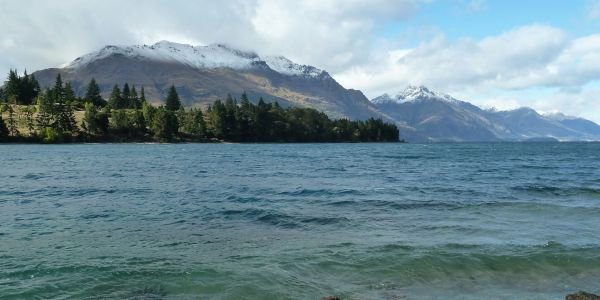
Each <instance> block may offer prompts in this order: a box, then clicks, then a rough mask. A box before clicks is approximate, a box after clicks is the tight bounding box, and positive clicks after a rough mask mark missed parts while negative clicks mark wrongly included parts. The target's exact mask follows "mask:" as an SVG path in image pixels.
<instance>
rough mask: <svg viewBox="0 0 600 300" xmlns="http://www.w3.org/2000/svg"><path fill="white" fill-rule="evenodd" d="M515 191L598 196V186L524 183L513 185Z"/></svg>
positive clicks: (599, 194) (599, 189) (599, 191)
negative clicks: (559, 185)
mask: <svg viewBox="0 0 600 300" xmlns="http://www.w3.org/2000/svg"><path fill="white" fill-rule="evenodd" d="M511 189H512V190H514V191H517V192H525V193H532V194H545V195H553V196H575V195H587V196H600V188H593V187H581V186H574V187H558V186H551V185H544V184H526V185H518V186H513V187H512V188H511Z"/></svg>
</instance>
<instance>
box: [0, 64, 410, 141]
mask: <svg viewBox="0 0 600 300" xmlns="http://www.w3.org/2000/svg"><path fill="white" fill-rule="evenodd" d="M101 95H102V91H101V90H100V87H99V85H98V84H97V83H96V81H95V80H94V79H92V80H91V81H90V82H89V84H88V85H87V89H86V93H85V95H83V96H77V95H76V94H75V92H74V90H73V88H72V86H71V84H70V83H69V82H63V80H62V78H61V75H60V74H59V75H57V77H56V80H55V83H54V85H53V86H52V87H50V88H48V89H45V90H42V89H41V88H40V85H39V83H38V81H37V80H36V79H35V76H34V75H33V74H31V75H29V74H27V72H25V73H24V74H23V75H22V76H21V75H19V74H18V73H17V71H16V70H11V71H10V72H9V74H8V78H7V80H6V82H5V83H4V85H3V87H2V88H1V89H0V100H1V104H0V112H1V113H0V142H22V143H70V142H242V143H258V142H268V143H271V142H273V143H322V142H398V141H399V132H398V128H397V127H396V125H394V124H388V123H385V122H383V121H382V120H379V119H377V120H376V119H368V120H365V121H360V120H359V121H354V120H347V119H330V118H329V117H328V116H327V115H326V114H325V113H323V112H319V111H317V110H315V109H312V108H300V107H286V108H283V107H281V106H280V105H279V104H278V103H277V102H273V103H267V102H265V101H264V100H263V99H262V98H260V99H258V101H255V102H253V101H251V100H250V99H249V98H248V95H247V94H246V93H245V92H244V93H243V94H242V95H241V96H240V98H239V99H237V98H234V97H232V96H228V97H227V98H226V99H225V100H217V101H215V102H214V103H213V104H212V105H210V106H208V107H206V108H205V109H204V110H203V109H202V108H200V107H189V108H184V107H183V106H182V103H181V100H180V98H179V95H178V93H177V90H176V88H175V86H171V87H170V89H169V91H168V94H167V96H166V99H165V101H164V105H160V106H154V105H152V104H151V103H150V102H149V101H147V100H146V96H145V91H144V87H141V89H140V90H139V92H138V90H137V88H136V87H135V86H129V84H128V83H125V84H124V85H123V86H122V87H121V86H119V85H117V84H115V85H114V87H113V89H112V91H111V93H110V96H109V99H108V100H105V99H104V98H103V97H102V96H101Z"/></svg>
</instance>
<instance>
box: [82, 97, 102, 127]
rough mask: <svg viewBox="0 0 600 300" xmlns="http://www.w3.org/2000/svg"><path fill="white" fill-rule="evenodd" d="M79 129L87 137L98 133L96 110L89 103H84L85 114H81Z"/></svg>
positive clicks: (91, 103)
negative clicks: (80, 128) (81, 129)
mask: <svg viewBox="0 0 600 300" xmlns="http://www.w3.org/2000/svg"><path fill="white" fill-rule="evenodd" d="M88 99H89V98H88ZM81 127H82V128H83V130H84V131H85V133H86V134H87V135H92V134H96V133H97V132H98V131H99V126H98V110H97V109H96V106H95V105H94V104H93V102H91V101H89V102H86V103H85V112H84V114H83V120H82V124H81Z"/></svg>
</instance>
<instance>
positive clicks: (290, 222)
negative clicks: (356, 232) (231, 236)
mask: <svg viewBox="0 0 600 300" xmlns="http://www.w3.org/2000/svg"><path fill="white" fill-rule="evenodd" d="M222 214H223V215H224V216H226V217H238V216H241V217H243V218H247V219H250V220H252V221H254V222H257V223H264V224H268V225H272V226H276V227H280V228H301V227H304V226H306V225H334V224H340V223H344V222H348V221H350V220H349V219H348V218H345V217H329V216H322V217H321V216H310V217H309V216H292V215H289V214H284V213H281V212H277V211H272V210H263V209H257V208H248V209H241V210H225V211H222Z"/></svg>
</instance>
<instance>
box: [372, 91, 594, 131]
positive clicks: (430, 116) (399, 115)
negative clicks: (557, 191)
mask: <svg viewBox="0 0 600 300" xmlns="http://www.w3.org/2000/svg"><path fill="white" fill-rule="evenodd" d="M372 102H373V103H374V104H375V105H376V106H377V107H378V108H379V109H380V110H381V111H382V112H384V113H386V114H388V115H390V116H391V117H392V118H394V119H395V120H396V121H397V122H400V123H403V124H405V125H406V126H408V127H412V128H414V129H415V132H416V133H421V134H422V135H424V136H428V137H429V138H428V141H434V142H436V141H437V142H439V141H453V142H456V141H503V140H508V141H525V140H530V139H536V138H552V139H556V140H560V141H579V140H588V141H597V140H600V126H599V125H598V124H596V123H594V122H592V121H590V120H586V119H583V118H577V117H571V116H566V115H564V114H554V115H553V116H546V115H542V114H539V113H538V112H537V111H535V110H534V109H532V108H530V107H520V108H517V109H513V110H495V109H487V110H484V109H482V108H480V107H478V106H476V105H473V104H471V103H469V102H466V101H461V100H458V99H456V98H453V97H452V96H450V95H447V94H443V93H439V92H436V91H432V90H430V89H428V88H427V87H424V86H419V87H417V86H408V87H407V88H406V89H404V90H403V91H401V92H399V93H398V94H397V95H396V96H395V97H393V98H392V97H391V96H390V95H389V94H383V95H381V96H379V97H376V98H373V99H372Z"/></svg>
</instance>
